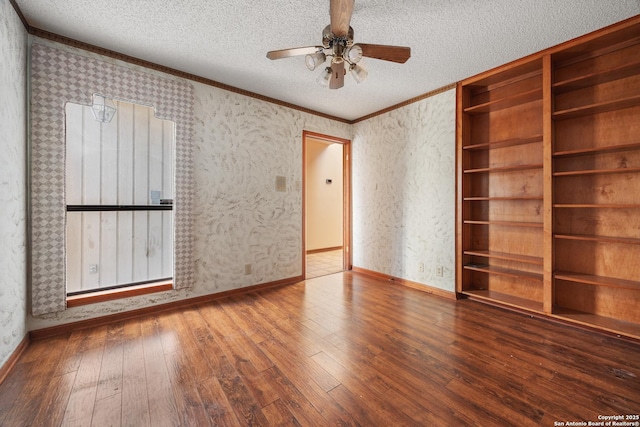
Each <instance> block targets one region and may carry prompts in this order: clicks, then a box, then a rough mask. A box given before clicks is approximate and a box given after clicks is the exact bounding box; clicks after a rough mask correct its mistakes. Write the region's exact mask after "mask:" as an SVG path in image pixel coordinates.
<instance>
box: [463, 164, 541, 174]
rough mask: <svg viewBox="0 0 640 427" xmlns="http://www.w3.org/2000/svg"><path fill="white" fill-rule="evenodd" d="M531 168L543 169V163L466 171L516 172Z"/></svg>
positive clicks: (469, 170) (469, 171)
mask: <svg viewBox="0 0 640 427" xmlns="http://www.w3.org/2000/svg"><path fill="white" fill-rule="evenodd" d="M529 169H542V164H541V163H536V164H529V165H513V166H498V167H493V168H477V169H467V170H465V171H464V173H489V172H516V171H523V170H529Z"/></svg>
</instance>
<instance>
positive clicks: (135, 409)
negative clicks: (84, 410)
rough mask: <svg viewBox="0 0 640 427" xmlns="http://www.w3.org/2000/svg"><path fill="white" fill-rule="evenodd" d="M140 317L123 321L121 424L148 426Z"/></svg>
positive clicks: (147, 402)
mask: <svg viewBox="0 0 640 427" xmlns="http://www.w3.org/2000/svg"><path fill="white" fill-rule="evenodd" d="M141 337H142V333H141V329H140V319H132V320H128V321H126V322H125V325H124V331H123V361H124V362H123V366H122V425H127V426H141V427H144V426H149V425H150V423H151V421H150V416H149V399H148V395H147V375H146V372H145V369H144V348H143V344H142V340H141Z"/></svg>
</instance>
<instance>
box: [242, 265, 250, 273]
mask: <svg viewBox="0 0 640 427" xmlns="http://www.w3.org/2000/svg"><path fill="white" fill-rule="evenodd" d="M244 274H251V264H245V265H244Z"/></svg>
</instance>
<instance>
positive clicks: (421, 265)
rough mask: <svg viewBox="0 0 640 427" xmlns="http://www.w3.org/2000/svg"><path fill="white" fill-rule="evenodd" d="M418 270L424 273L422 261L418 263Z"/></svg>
mask: <svg viewBox="0 0 640 427" xmlns="http://www.w3.org/2000/svg"><path fill="white" fill-rule="evenodd" d="M418 272H420V273H424V262H421V263H418Z"/></svg>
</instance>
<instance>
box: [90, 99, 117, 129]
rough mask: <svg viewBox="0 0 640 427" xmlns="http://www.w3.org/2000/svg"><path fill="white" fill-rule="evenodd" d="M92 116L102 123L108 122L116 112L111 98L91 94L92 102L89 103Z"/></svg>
mask: <svg viewBox="0 0 640 427" xmlns="http://www.w3.org/2000/svg"><path fill="white" fill-rule="evenodd" d="M91 112H92V113H93V117H94V118H95V119H96V120H97V121H99V122H103V123H109V122H110V121H111V119H112V118H113V116H114V115H115V114H116V106H115V104H114V103H113V101H112V100H110V99H107V98H105V97H104V96H103V95H98V94H95V95H93V104H92V105H91Z"/></svg>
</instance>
